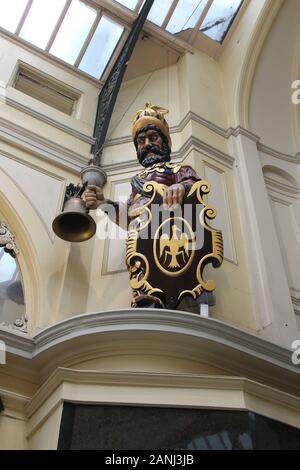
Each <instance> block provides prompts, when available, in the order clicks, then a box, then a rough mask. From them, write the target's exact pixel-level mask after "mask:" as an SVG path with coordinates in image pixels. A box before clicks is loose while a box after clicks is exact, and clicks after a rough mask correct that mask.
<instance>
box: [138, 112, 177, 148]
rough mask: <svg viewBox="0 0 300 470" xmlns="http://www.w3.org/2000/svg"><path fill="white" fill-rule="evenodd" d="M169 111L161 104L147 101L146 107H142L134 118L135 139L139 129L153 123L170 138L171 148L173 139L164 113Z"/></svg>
mask: <svg viewBox="0 0 300 470" xmlns="http://www.w3.org/2000/svg"><path fill="white" fill-rule="evenodd" d="M168 112H169V110H168V109H165V108H161V107H160V106H156V105H153V104H151V103H146V104H145V107H144V109H140V110H139V111H137V113H136V115H135V116H134V118H133V126H132V137H133V139H134V138H135V135H136V133H137V131H138V130H139V129H141V128H142V127H145V126H147V125H149V124H153V125H154V126H156V127H158V128H159V129H160V130H161V131H162V133H163V134H164V135H165V136H166V138H167V139H168V143H169V146H170V148H171V145H172V141H171V138H170V131H169V126H168V123H167V121H166V120H165V118H164V115H165V114H167V113H168Z"/></svg>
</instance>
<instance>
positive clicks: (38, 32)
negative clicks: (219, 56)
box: [0, 0, 243, 79]
mask: <svg viewBox="0 0 300 470" xmlns="http://www.w3.org/2000/svg"><path fill="white" fill-rule="evenodd" d="M116 1H118V2H119V3H120V4H122V5H124V6H125V7H127V8H129V9H130V10H134V9H135V8H136V7H137V6H138V7H139V9H140V8H142V6H143V3H144V2H141V1H139V0H116ZM207 2H208V0H154V2H153V5H152V8H151V10H150V12H149V15H148V18H147V19H148V20H149V21H151V22H152V23H155V24H156V25H157V26H160V27H162V25H163V29H166V30H167V31H168V32H169V33H173V34H176V33H179V32H180V31H183V30H187V29H191V30H193V33H192V32H191V35H190V36H188V37H186V38H185V40H186V41H190V42H191V44H193V40H194V39H195V37H196V33H197V32H198V24H197V23H198V22H199V18H200V17H201V14H203V11H204V8H205V6H206V5H207ZM242 3H243V0H213V1H212V4H211V6H210V8H209V9H208V12H207V14H206V17H205V18H204V21H203V23H202V25H201V27H200V31H201V32H202V33H204V34H206V35H207V36H209V37H210V38H212V39H213V40H215V41H218V42H222V41H223V39H224V37H225V35H226V33H227V31H228V29H229V28H230V26H231V24H232V22H233V20H234V18H235V15H236V13H237V11H238V9H239V8H240V7H241V5H242ZM0 4H1V7H2V8H1V13H0V28H4V29H6V30H8V31H9V32H10V33H13V34H16V35H18V36H19V37H21V38H22V39H24V40H26V41H28V42H30V43H32V44H34V45H35V46H36V47H39V48H41V49H44V50H47V51H49V52H50V54H53V55H54V56H56V57H58V58H59V59H62V60H63V61H65V62H67V63H68V64H71V65H74V66H75V67H78V66H79V69H80V70H82V71H83V72H85V73H87V74H88V75H90V76H92V77H95V78H97V79H99V78H101V77H102V76H103V73H104V72H105V70H106V69H107V65H108V63H109V60H110V59H111V57H112V54H113V52H114V50H115V48H116V46H117V44H118V42H119V41H120V40H121V41H122V39H121V38H122V34H123V31H124V25H123V24H122V20H120V22H118V20H117V15H118V11H117V9H115V2H112V1H110V0H102V1H101V8H100V7H99V8H98V7H97V4H96V2H94V3H93V7H92V6H90V4H91V2H89V0H0ZM94 5H95V6H94ZM128 13H129V14H130V15H132V23H133V20H134V18H135V16H134V14H133V13H130V11H128ZM112 18H113V19H112ZM97 22H99V24H98V23H97ZM129 22H130V21H129ZM167 22H168V24H167V26H165V24H166V23H167ZM199 36H201V35H200V33H199ZM202 39H203V38H202ZM49 49H50V50H49Z"/></svg>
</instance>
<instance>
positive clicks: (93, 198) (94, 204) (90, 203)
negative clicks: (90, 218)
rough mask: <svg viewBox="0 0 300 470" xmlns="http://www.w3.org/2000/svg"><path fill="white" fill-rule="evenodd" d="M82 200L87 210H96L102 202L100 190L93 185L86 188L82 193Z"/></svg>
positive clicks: (102, 197)
mask: <svg viewBox="0 0 300 470" xmlns="http://www.w3.org/2000/svg"><path fill="white" fill-rule="evenodd" d="M84 199H85V203H86V207H87V209H97V208H98V207H99V206H100V204H101V203H102V202H104V196H103V191H102V188H100V187H99V186H94V185H89V186H87V188H86V190H85V191H84Z"/></svg>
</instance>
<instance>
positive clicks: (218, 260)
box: [178, 180, 223, 300]
mask: <svg viewBox="0 0 300 470" xmlns="http://www.w3.org/2000/svg"><path fill="white" fill-rule="evenodd" d="M210 188H211V185H210V183H209V182H208V181H205V180H201V181H197V183H194V184H193V186H192V187H191V189H190V192H189V194H188V195H187V197H189V196H191V195H192V194H193V193H194V192H195V191H196V193H197V199H198V201H199V202H200V203H201V204H202V205H203V206H204V207H203V209H202V211H201V214H200V223H201V225H202V226H203V227H204V228H205V229H206V230H208V231H209V232H211V234H212V252H211V253H209V254H207V255H206V256H204V257H203V258H201V260H200V261H199V263H198V266H197V270H196V277H197V281H198V283H199V284H198V285H197V286H196V287H194V289H192V290H184V291H182V292H181V293H180V295H179V297H178V300H180V299H181V298H182V297H183V296H184V295H186V294H190V295H191V296H192V297H193V298H194V299H196V298H197V297H198V296H199V295H200V294H201V293H202V292H204V291H208V292H212V291H213V290H215V288H216V283H215V281H214V280H212V279H209V280H208V281H204V279H203V278H202V275H201V272H202V269H204V266H205V265H206V261H207V260H210V261H211V262H212V264H213V266H214V267H215V268H218V267H220V266H221V264H222V262H223V236H222V232H221V231H220V230H216V229H214V228H212V227H210V226H209V225H208V223H207V221H206V218H207V219H209V220H212V219H214V218H215V217H216V215H217V211H216V209H215V208H213V207H212V206H210V205H209V204H208V203H207V202H206V201H205V200H204V199H203V196H202V194H208V193H209V192H210Z"/></svg>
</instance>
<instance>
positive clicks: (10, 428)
mask: <svg viewBox="0 0 300 470" xmlns="http://www.w3.org/2000/svg"><path fill="white" fill-rule="evenodd" d="M0 435H1V439H0V450H27V449H28V443H27V440H26V421H25V419H23V420H22V419H20V418H17V417H14V416H6V415H2V416H1V417H0Z"/></svg>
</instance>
